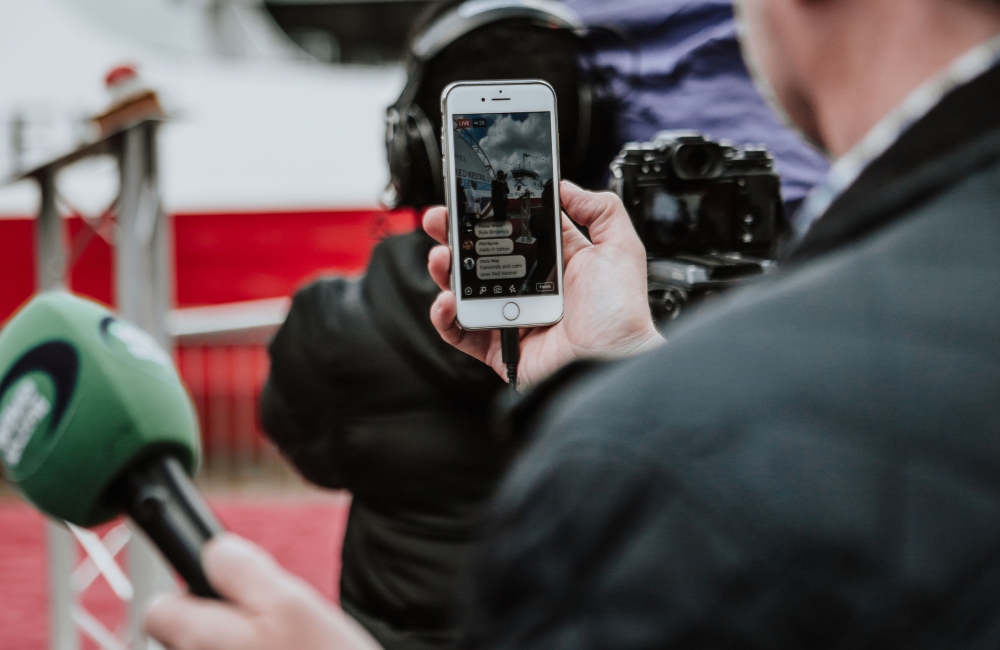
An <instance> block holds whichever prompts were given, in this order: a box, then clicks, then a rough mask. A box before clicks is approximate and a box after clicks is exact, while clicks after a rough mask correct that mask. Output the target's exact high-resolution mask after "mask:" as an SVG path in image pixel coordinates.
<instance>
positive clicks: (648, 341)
mask: <svg viewBox="0 0 1000 650" xmlns="http://www.w3.org/2000/svg"><path fill="white" fill-rule="evenodd" d="M666 342H667V340H666V339H665V338H663V335H662V334H660V332H659V331H658V330H657V329H656V326H655V325H653V323H652V321H650V323H649V326H648V327H643V328H642V330H641V331H639V332H637V333H636V334H635V335H633V336H631V337H629V338H628V339H627V340H625V341H622V342H621V345H620V346H619V348H618V349H617V350H616V354H615V355H614V356H616V357H618V358H626V357H634V356H638V355H640V354H644V353H646V352H651V351H652V350H655V349H656V348H658V347H660V346H661V345H663V344H664V343H666Z"/></svg>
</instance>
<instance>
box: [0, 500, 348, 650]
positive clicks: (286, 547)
mask: <svg viewBox="0 0 1000 650" xmlns="http://www.w3.org/2000/svg"><path fill="white" fill-rule="evenodd" d="M210 500H211V502H212V505H213V506H214V507H215V510H216V512H217V513H218V514H219V517H220V518H221V519H222V521H223V523H224V524H225V525H226V527H227V528H229V529H230V530H232V531H234V532H236V533H239V534H241V535H243V536H244V537H247V538H249V539H251V540H253V541H255V542H257V543H258V544H260V545H261V546H263V547H264V548H266V549H267V550H268V551H270V552H271V553H272V554H273V555H274V556H275V557H276V558H277V560H278V562H280V563H281V564H282V565H283V566H284V567H285V568H287V569H288V570H290V571H291V572H293V573H295V574H297V575H299V576H302V577H303V578H304V579H306V580H307V581H308V582H309V583H310V584H312V585H313V586H314V587H316V589H318V590H319V591H320V592H321V593H323V594H324V595H325V596H327V597H328V598H330V599H331V600H334V601H335V600H336V599H337V585H338V584H339V581H340V548H341V543H342V541H343V536H344V527H345V525H346V523H347V509H348V506H349V503H350V502H349V500H348V499H347V497H344V496H339V495H331V496H329V497H308V498H305V499H297V500H296V499H285V498H275V499H260V498H240V499H237V498H218V499H210ZM47 576H48V574H47V564H46V557H45V526H44V520H43V519H42V517H41V515H39V514H37V513H36V512H35V511H33V510H31V509H30V508H28V507H27V506H24V505H22V504H20V503H19V502H17V501H15V500H6V501H0V650H35V649H38V650H43V649H45V648H47V647H48V643H47V640H48V584H47ZM84 605H85V606H86V608H87V609H88V610H89V611H90V612H91V613H93V614H94V615H96V616H97V617H98V618H99V619H100V620H101V621H102V622H103V623H104V624H105V625H106V626H108V627H109V628H111V629H114V628H115V627H116V624H117V623H119V622H120V621H121V620H122V617H123V612H122V610H121V608H120V607H119V606H118V601H117V600H116V599H115V597H114V595H113V594H112V593H111V590H110V588H108V587H107V585H106V584H105V583H104V581H103V579H101V578H98V582H97V583H95V584H94V585H93V586H92V587H91V588H90V589H89V590H88V592H87V596H86V599H85V600H84ZM94 647H96V646H94V645H92V644H89V643H88V641H87V640H86V639H85V643H84V648H94Z"/></svg>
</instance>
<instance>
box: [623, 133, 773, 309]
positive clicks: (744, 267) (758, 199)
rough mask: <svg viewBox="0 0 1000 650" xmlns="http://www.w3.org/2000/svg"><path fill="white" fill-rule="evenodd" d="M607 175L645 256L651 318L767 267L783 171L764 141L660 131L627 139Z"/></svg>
mask: <svg viewBox="0 0 1000 650" xmlns="http://www.w3.org/2000/svg"><path fill="white" fill-rule="evenodd" d="M611 174H612V179H611V189H612V191H614V192H615V193H616V194H618V196H619V197H621V199H622V202H623V203H624V204H625V208H626V210H627V211H628V213H629V216H630V217H631V219H632V223H633V225H634V226H635V230H636V232H637V233H638V234H639V237H640V239H642V242H643V244H644V245H645V247H646V251H647V254H648V256H649V280H650V307H651V309H652V311H653V315H654V318H656V319H657V320H658V321H661V322H662V321H664V320H670V319H672V318H676V317H677V316H678V315H679V314H680V312H681V311H682V308H683V307H684V306H685V305H686V304H687V303H688V302H689V301H691V300H695V299H700V298H702V297H704V296H706V295H710V294H712V293H716V292H718V291H720V290H722V289H726V288H729V287H731V286H733V285H734V284H737V283H739V282H741V281H743V280H745V279H747V278H750V277H754V276H758V275H762V274H764V273H767V272H768V271H770V270H772V269H773V268H774V261H773V260H774V259H775V258H776V257H777V251H778V248H779V246H780V244H781V242H782V240H783V238H784V236H785V234H786V233H787V226H786V222H785V217H784V204H783V202H782V198H781V179H780V177H779V176H778V174H777V173H776V172H775V171H774V157H773V156H772V155H771V154H770V153H769V152H768V151H767V149H766V148H764V147H763V146H746V147H742V148H740V147H736V146H734V145H732V144H729V143H727V142H716V141H713V140H710V139H708V138H706V137H705V136H703V135H701V134H699V133H696V132H692V131H663V132H661V133H658V134H657V136H656V139H655V140H653V141H652V142H642V143H637V142H632V143H628V144H626V145H625V147H624V149H623V150H622V152H621V153H620V154H619V155H618V157H617V158H615V159H614V161H613V162H612V163H611Z"/></svg>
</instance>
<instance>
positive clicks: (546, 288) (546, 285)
mask: <svg viewBox="0 0 1000 650" xmlns="http://www.w3.org/2000/svg"><path fill="white" fill-rule="evenodd" d="M555 290H556V283H555V282H539V283H537V284H536V285H535V291H537V292H538V293H552V292H553V291H555Z"/></svg>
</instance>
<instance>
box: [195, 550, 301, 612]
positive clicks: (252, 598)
mask: <svg viewBox="0 0 1000 650" xmlns="http://www.w3.org/2000/svg"><path fill="white" fill-rule="evenodd" d="M202 562H203V563H204V565H205V575H206V576H207V577H208V580H209V582H210V583H211V584H212V586H213V587H215V589H216V591H218V592H219V594H220V595H221V596H222V597H223V598H225V599H226V600H228V601H229V602H231V603H233V604H235V605H238V606H240V607H243V608H245V609H247V610H250V611H251V612H255V613H256V612H266V611H268V610H269V609H270V608H271V607H272V605H273V603H274V602H275V601H276V600H278V599H280V598H281V597H282V596H283V595H284V594H286V593H288V589H289V587H290V586H291V585H294V584H297V581H298V578H296V577H294V576H292V575H291V574H289V573H287V572H285V570H284V569H282V568H281V567H280V566H278V563H277V562H275V561H274V558H272V557H271V556H270V555H268V553H267V551H265V550H264V549H262V548H260V547H259V546H257V545H255V544H253V543H251V542H249V541H247V540H245V539H243V538H242V537H238V536H236V535H233V534H231V533H224V534H222V535H219V536H217V537H215V538H214V539H212V541H210V542H209V543H208V544H207V545H206V546H205V550H204V551H203V552H202Z"/></svg>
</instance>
